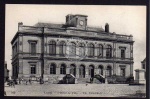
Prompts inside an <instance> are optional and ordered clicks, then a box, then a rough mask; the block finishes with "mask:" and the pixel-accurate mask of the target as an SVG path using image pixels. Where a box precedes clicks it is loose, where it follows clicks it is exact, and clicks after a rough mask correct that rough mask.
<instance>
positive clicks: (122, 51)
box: [121, 49, 125, 59]
mask: <svg viewBox="0 0 150 99" xmlns="http://www.w3.org/2000/svg"><path fill="white" fill-rule="evenodd" d="M121 58H122V59H124V58H125V50H124V49H121Z"/></svg>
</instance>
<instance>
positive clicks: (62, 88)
mask: <svg viewBox="0 0 150 99" xmlns="http://www.w3.org/2000/svg"><path fill="white" fill-rule="evenodd" d="M5 91H6V95H7V96H54V97H56V96H57V97H60V96H64V97H141V95H142V97H143V93H144V94H145V93H146V86H129V85H128V84H87V85H86V84H42V85H40V84H38V83H36V84H31V85H30V84H28V85H25V84H21V85H16V86H15V88H14V87H5ZM138 93H139V94H138Z"/></svg>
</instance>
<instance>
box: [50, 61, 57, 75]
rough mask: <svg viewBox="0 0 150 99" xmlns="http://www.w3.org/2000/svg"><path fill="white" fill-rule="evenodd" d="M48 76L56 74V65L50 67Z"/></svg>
mask: <svg viewBox="0 0 150 99" xmlns="http://www.w3.org/2000/svg"><path fill="white" fill-rule="evenodd" d="M50 74H56V65H55V64H54V63H52V64H51V65H50Z"/></svg>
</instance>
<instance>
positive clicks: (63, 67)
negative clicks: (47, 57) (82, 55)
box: [60, 64, 66, 74]
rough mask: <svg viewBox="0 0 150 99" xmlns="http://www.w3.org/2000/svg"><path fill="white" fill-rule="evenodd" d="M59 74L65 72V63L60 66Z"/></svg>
mask: <svg viewBox="0 0 150 99" xmlns="http://www.w3.org/2000/svg"><path fill="white" fill-rule="evenodd" d="M60 74H66V65H65V64H62V65H61V67H60Z"/></svg>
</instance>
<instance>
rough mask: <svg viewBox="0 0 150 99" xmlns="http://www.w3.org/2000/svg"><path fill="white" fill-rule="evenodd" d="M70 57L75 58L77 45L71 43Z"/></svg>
mask: <svg viewBox="0 0 150 99" xmlns="http://www.w3.org/2000/svg"><path fill="white" fill-rule="evenodd" d="M69 55H70V56H75V55H76V44H75V43H73V42H71V43H70V47H69Z"/></svg>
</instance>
